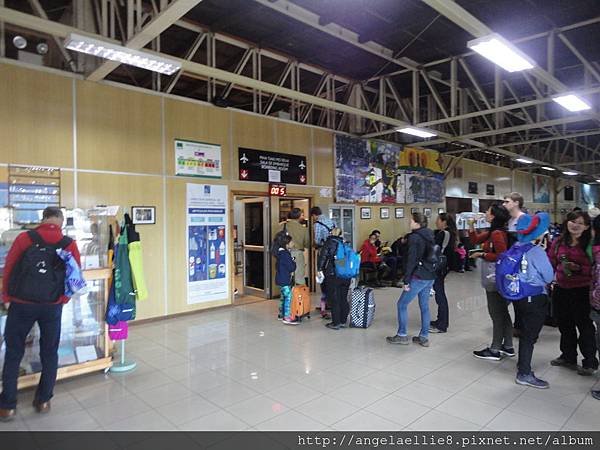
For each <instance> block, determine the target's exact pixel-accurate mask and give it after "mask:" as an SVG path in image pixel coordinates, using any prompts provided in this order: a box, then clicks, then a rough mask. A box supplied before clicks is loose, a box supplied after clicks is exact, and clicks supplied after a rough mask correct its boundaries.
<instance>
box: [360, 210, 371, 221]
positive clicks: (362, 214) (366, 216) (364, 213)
mask: <svg viewBox="0 0 600 450" xmlns="http://www.w3.org/2000/svg"><path fill="white" fill-rule="evenodd" d="M360 218H361V219H362V220H369V219H371V208H365V207H363V208H360Z"/></svg>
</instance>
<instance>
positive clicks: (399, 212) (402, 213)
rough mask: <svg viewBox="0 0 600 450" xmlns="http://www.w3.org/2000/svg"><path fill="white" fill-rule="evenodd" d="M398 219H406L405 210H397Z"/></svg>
mask: <svg viewBox="0 0 600 450" xmlns="http://www.w3.org/2000/svg"><path fill="white" fill-rule="evenodd" d="M396 219H404V208H396Z"/></svg>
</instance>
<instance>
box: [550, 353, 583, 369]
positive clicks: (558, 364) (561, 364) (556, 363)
mask: <svg viewBox="0 0 600 450" xmlns="http://www.w3.org/2000/svg"><path fill="white" fill-rule="evenodd" d="M550 365H551V366H555V367H566V368H567V369H571V370H577V363H572V362H569V361H567V360H566V359H564V358H563V357H562V356H559V357H558V358H556V359H553V360H552V361H550Z"/></svg>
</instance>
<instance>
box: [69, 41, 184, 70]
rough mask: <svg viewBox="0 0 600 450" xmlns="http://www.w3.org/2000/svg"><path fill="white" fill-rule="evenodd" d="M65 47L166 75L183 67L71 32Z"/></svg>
mask: <svg viewBox="0 0 600 450" xmlns="http://www.w3.org/2000/svg"><path fill="white" fill-rule="evenodd" d="M65 48H68V49H69V50H73V51H76V52H81V53H85V54H87V55H92V56H97V57H99V58H105V59H110V60H111V61H117V62H119V63H122V64H128V65H130V66H135V67H139V68H141V69H147V70H151V71H153V72H158V73H162V74H164V75H172V74H174V73H175V72H177V71H178V70H179V69H181V64H179V63H178V62H177V61H175V60H173V59H169V58H164V57H162V56H157V55H153V54H150V53H146V52H140V51H138V50H133V49H131V48H127V47H123V46H121V45H116V44H111V43H109V42H105V41H101V40H98V39H93V38H90V37H87V36H82V35H80V34H77V33H71V34H69V35H68V36H67V39H66V40H65Z"/></svg>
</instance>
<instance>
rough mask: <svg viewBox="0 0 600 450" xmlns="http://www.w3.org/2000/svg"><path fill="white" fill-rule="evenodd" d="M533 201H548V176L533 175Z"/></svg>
mask: <svg viewBox="0 0 600 450" xmlns="http://www.w3.org/2000/svg"><path fill="white" fill-rule="evenodd" d="M531 184H532V188H533V203H550V178H548V177H543V176H540V175H533V177H532V180H531Z"/></svg>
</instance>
